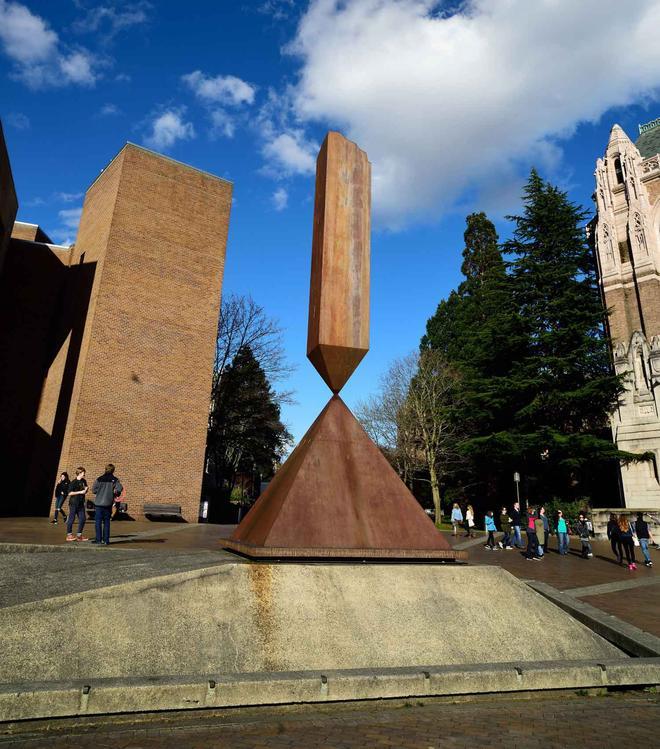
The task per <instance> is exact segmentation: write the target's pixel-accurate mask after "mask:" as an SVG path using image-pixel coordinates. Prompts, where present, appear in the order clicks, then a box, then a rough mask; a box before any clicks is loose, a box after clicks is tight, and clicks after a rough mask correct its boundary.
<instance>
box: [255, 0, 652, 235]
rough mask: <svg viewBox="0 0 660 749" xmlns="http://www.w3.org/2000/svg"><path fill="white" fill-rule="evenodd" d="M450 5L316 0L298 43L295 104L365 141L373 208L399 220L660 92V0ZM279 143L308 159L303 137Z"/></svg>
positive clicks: (479, 0)
mask: <svg viewBox="0 0 660 749" xmlns="http://www.w3.org/2000/svg"><path fill="white" fill-rule="evenodd" d="M445 5H446V4H445ZM455 5H456V6H457V7H458V11H456V12H453V13H451V12H449V11H447V10H446V9H445V11H444V12H443V3H442V2H434V1H433V0H344V1H343V2H339V0H314V2H312V3H311V5H310V7H309V9H308V10H307V12H306V13H305V15H304V16H303V18H302V19H301V21H300V24H299V26H298V30H297V34H296V37H295V39H294V41H293V43H292V44H291V45H290V47H289V51H290V52H291V53H293V54H295V55H297V56H298V57H299V60H300V70H299V80H298V83H297V84H296V87H295V90H294V91H293V94H292V96H293V98H292V101H293V111H294V115H295V116H296V117H297V118H298V119H299V121H300V120H302V121H303V122H304V121H309V122H310V123H311V122H314V123H320V124H323V125H325V126H328V125H329V126H330V127H334V128H340V129H341V130H342V131H343V132H344V133H345V134H346V135H347V136H348V137H349V138H351V139H352V140H355V141H356V142H357V143H358V144H359V145H360V146H361V147H362V148H364V149H365V150H366V151H367V153H368V155H369V158H370V160H371V161H372V164H373V192H374V210H375V213H376V215H377V217H379V218H380V219H381V220H382V221H384V222H386V223H387V224H389V225H391V226H397V225H401V224H403V223H406V222H407V221H409V220H411V219H414V218H416V217H419V216H424V217H428V216H435V217H437V216H438V215H440V213H441V212H442V211H446V210H449V209H451V208H452V207H453V206H455V205H456V204H457V202H458V201H460V200H461V199H462V198H463V197H464V196H465V194H466V191H468V190H470V191H473V190H475V189H476V190H479V189H480V188H482V187H483V188H484V189H486V190H492V189H493V186H494V185H496V184H497V178H498V175H504V176H512V177H513V178H517V175H519V174H520V172H521V170H523V169H524V170H526V169H527V168H528V167H529V165H530V164H531V163H538V162H539V161H540V159H539V154H541V155H542V156H543V158H546V159H547V158H548V155H549V154H550V150H551V149H552V148H554V149H555V156H556V154H557V146H556V141H557V139H561V138H563V137H566V136H567V135H570V134H571V133H572V132H573V131H574V129H575V127H576V126H577V125H578V124H579V123H580V122H585V121H596V120H598V118H599V117H601V116H602V115H603V114H604V113H605V112H607V110H608V109H610V108H611V107H613V106H625V105H627V104H631V103H632V102H634V101H636V100H637V99H639V98H640V97H642V96H646V97H652V98H657V96H658V91H659V88H658V87H659V86H660V44H658V37H657V31H658V29H659V28H660V0H637V2H635V3H629V4H627V5H626V6H625V11H623V12H622V7H623V6H621V3H620V2H619V1H618V0H581V1H580V2H575V1H574V0H552V2H550V1H549V0H545V1H543V2H529V0H467V1H466V2H464V3H461V4H455ZM276 142H277V145H275V143H276ZM300 142H301V139H299V140H298V143H300ZM604 145H605V144H603V146H604ZM273 149H274V150H275V151H276V152H277V154H281V153H288V154H289V155H291V154H294V155H293V160H294V162H295V161H298V163H300V164H301V165H302V166H303V167H304V170H307V171H308V170H310V169H311V154H309V153H308V152H307V151H306V150H305V149H304V148H303V149H302V154H298V151H297V149H295V147H294V146H293V144H292V143H291V142H290V141H286V140H282V141H275V140H273V141H272V143H271V144H270V145H269V146H268V147H267V152H266V155H267V156H268V155H269V153H268V152H269V151H273ZM549 149H550V150H549ZM559 153H561V151H559ZM277 154H271V155H276V156H277ZM295 154H298V155H299V156H300V158H299V159H296V155H295ZM550 155H551V154H550ZM502 187H503V188H505V187H506V186H505V185H502Z"/></svg>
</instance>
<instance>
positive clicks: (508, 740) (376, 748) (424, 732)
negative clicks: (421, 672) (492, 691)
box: [0, 693, 660, 749]
mask: <svg viewBox="0 0 660 749" xmlns="http://www.w3.org/2000/svg"><path fill="white" fill-rule="evenodd" d="M111 720H112V721H113V724H112V725H108V721H107V719H105V720H104V719H102V720H99V719H96V720H94V719H91V720H87V721H79V720H66V721H51V722H50V723H48V724H46V723H44V722H42V723H40V724H36V725H35V724H33V725H30V724H22V725H19V726H15V727H14V730H15V731H20V732H21V733H22V736H13V737H12V736H7V735H5V736H4V737H3V736H2V733H0V747H12V748H15V749H19V748H20V749H37V748H38V747H49V749H68V748H69V747H72V746H75V747H77V748H78V749H105V748H106V747H108V748H110V747H111V748H112V749H183V748H184V747H185V749H197V748H199V749H209V748H210V747H212V748H213V749H266V748H272V749H316V748H317V747H318V748H319V749H321V747H322V749H380V748H381V747H388V748H389V749H441V748H442V749H446V748H447V747H466V748H469V749H474V747H478V746H493V747H506V748H507V749H538V747H540V746H542V747H544V749H566V747H570V748H572V747H576V748H577V747H579V748H580V749H628V747H643V746H646V747H652V746H657V745H658V744H657V740H658V726H660V695H658V694H652V693H624V694H610V695H606V696H596V697H582V696H575V695H574V696H572V697H571V696H562V697H553V698H539V699H535V700H515V699H512V698H510V697H507V698H506V699H497V700H479V701H472V702H462V703H457V704H448V703H446V702H440V701H433V700H428V701H424V702H418V701H414V702H413V701H411V702H408V703H405V702H404V703H398V704H396V705H393V703H390V702H378V703H357V704H354V705H351V706H345V705H322V706H317V705H312V706H304V707H298V708H296V707H293V708H261V709H259V710H254V709H250V710H243V711H241V710H231V711H224V712H223V713H215V714H213V713H204V712H196V713H195V714H187V715H185V714H184V715H180V714H179V715H173V716H164V717H163V716H160V717H158V718H157V719H156V721H157V722H149V723H142V724H140V723H136V722H135V721H136V719H135V718H130V717H128V716H124V717H123V718H122V717H121V716H117V717H114V718H112V719H111ZM0 730H2V729H0ZM5 730H6V729H5Z"/></svg>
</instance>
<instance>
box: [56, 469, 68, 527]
mask: <svg viewBox="0 0 660 749" xmlns="http://www.w3.org/2000/svg"><path fill="white" fill-rule="evenodd" d="M70 483H71V482H70V481H69V474H68V473H67V472H66V471H62V473H61V475H60V480H59V481H58V482H57V486H56V487H55V514H54V515H53V519H52V520H51V523H53V525H57V513H58V512H61V513H62V520H64V522H65V523H66V512H64V510H63V509H62V505H63V504H64V500H65V499H66V498H67V495H68V493H69V484H70Z"/></svg>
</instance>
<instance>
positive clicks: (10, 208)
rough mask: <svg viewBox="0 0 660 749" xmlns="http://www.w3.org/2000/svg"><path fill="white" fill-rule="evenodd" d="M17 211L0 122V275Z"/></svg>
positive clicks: (0, 123)
mask: <svg viewBox="0 0 660 749" xmlns="http://www.w3.org/2000/svg"><path fill="white" fill-rule="evenodd" d="M17 210H18V200H17V198H16V190H15V189H14V178H13V177H12V173H11V164H10V163H9V154H8V153H7V145H6V143H5V136H4V133H3V131H2V122H0V273H2V266H3V264H4V260H5V255H6V252H7V247H8V245H9V237H10V236H11V231H12V228H13V226H14V219H15V218H16V211H17ZM0 320H2V318H0Z"/></svg>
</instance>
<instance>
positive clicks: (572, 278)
mask: <svg viewBox="0 0 660 749" xmlns="http://www.w3.org/2000/svg"><path fill="white" fill-rule="evenodd" d="M509 219H510V220H511V221H513V222H514V224H515V230H514V232H513V237H512V239H510V240H509V241H508V242H506V243H505V245H504V249H505V251H506V252H508V253H511V254H512V255H514V260H513V262H512V264H511V280H512V284H513V296H514V302H515V305H516V307H517V309H518V311H519V315H520V321H521V324H522V326H523V333H524V338H525V349H526V350H525V352H524V356H523V358H522V359H520V360H519V361H518V362H517V363H516V364H515V368H514V370H513V371H512V372H511V378H510V379H511V383H512V385H513V390H512V397H513V399H514V404H512V405H514V406H515V409H512V419H511V424H510V425H509V428H508V429H507V430H504V431H503V433H502V434H500V435H497V438H496V440H495V443H496V444H495V446H496V447H497V446H499V447H500V448H502V449H503V450H505V451H507V452H508V453H509V454H513V455H515V456H516V458H517V459H518V460H519V461H520V462H521V469H522V470H524V471H525V472H526V473H527V474H529V475H532V476H534V477H536V479H537V481H538V486H539V489H538V490H539V492H541V493H545V494H546V496H547V493H548V492H554V493H556V494H557V495H559V496H570V494H576V493H577V494H579V493H580V492H586V491H588V486H587V485H586V482H585V478H586V474H587V473H588V471H589V467H591V468H592V469H593V468H599V469H601V470H602V469H603V468H604V465H605V464H607V463H608V462H609V464H610V466H612V465H613V462H614V459H616V458H622V459H624V460H627V459H631V458H634V457H636V456H632V455H630V454H628V453H622V452H620V451H618V450H617V449H616V447H615V445H614V444H613V443H612V440H611V438H610V435H609V430H608V415H609V414H610V413H611V411H612V410H613V409H614V408H615V406H616V404H617V400H618V397H619V395H620V394H621V393H622V391H623V385H622V382H621V379H620V378H619V377H617V376H616V375H615V374H614V373H613V371H612V368H611V365H610V358H609V351H608V341H607V339H606V336H605V331H604V327H603V318H604V310H603V307H602V303H601V298H600V294H599V291H598V285H597V274H596V267H595V261H594V257H593V254H592V252H591V249H590V248H589V246H588V244H587V241H586V234H585V231H584V221H585V219H586V213H585V212H584V211H583V210H582V209H581V208H580V207H578V206H576V205H574V204H573V203H571V202H570V201H569V200H568V197H567V195H566V193H564V192H562V191H561V190H559V189H557V188H556V187H553V186H552V185H550V184H548V183H546V182H544V181H543V180H542V179H541V177H540V176H539V175H538V174H537V172H536V171H534V170H532V172H531V175H530V178H529V181H528V183H527V185H526V187H525V191H524V200H523V212H522V215H520V216H511V217H509Z"/></svg>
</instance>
